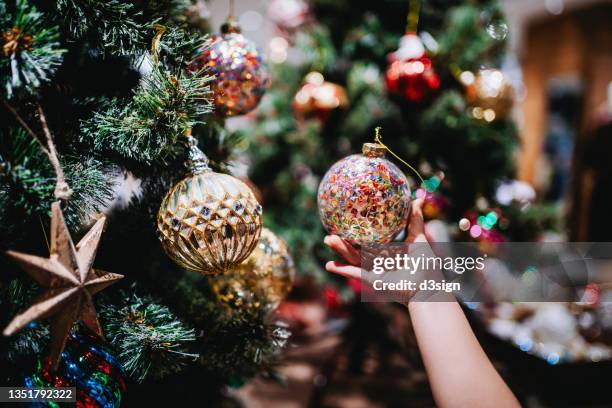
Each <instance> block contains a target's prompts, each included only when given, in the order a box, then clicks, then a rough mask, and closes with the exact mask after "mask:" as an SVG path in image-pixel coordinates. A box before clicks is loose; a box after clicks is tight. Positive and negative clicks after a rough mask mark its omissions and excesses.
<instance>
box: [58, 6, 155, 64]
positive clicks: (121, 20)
mask: <svg viewBox="0 0 612 408" xmlns="http://www.w3.org/2000/svg"><path fill="white" fill-rule="evenodd" d="M56 12H57V15H58V16H59V18H61V19H62V20H63V23H64V25H65V26H66V28H67V30H68V32H69V34H70V35H71V36H72V38H73V39H75V40H80V39H85V40H87V41H88V43H89V44H90V45H91V46H92V47H94V48H98V49H99V50H101V51H102V52H103V53H109V54H132V53H143V52H144V51H146V49H147V48H148V47H149V43H148V41H149V40H148V33H149V28H150V26H151V23H147V22H143V21H142V12H141V11H140V10H138V9H136V7H135V5H134V4H133V3H130V2H125V1H121V0H57V2H56Z"/></svg>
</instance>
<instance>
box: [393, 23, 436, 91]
mask: <svg viewBox="0 0 612 408" xmlns="http://www.w3.org/2000/svg"><path fill="white" fill-rule="evenodd" d="M388 59H389V61H390V65H389V68H387V72H386V73H385V83H386V85H387V91H388V92H389V93H390V94H391V95H395V96H398V97H399V98H401V99H403V100H406V101H409V102H422V101H423V100H424V99H426V98H427V97H428V96H430V95H431V94H432V93H434V92H435V91H436V90H438V88H440V77H438V74H436V71H435V70H434V68H433V64H432V62H431V60H430V59H429V58H428V57H427V55H426V53H425V48H424V47H423V44H422V43H421V40H420V39H419V37H418V36H416V35H415V34H406V35H405V36H404V37H402V40H401V42H400V48H399V49H398V50H397V51H395V52H393V53H391V54H389V55H388Z"/></svg>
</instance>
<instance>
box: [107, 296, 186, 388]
mask: <svg viewBox="0 0 612 408" xmlns="http://www.w3.org/2000/svg"><path fill="white" fill-rule="evenodd" d="M122 297H123V298H124V299H125V300H124V302H123V303H122V304H121V305H115V304H113V303H111V302H107V303H106V304H105V305H104V306H103V307H102V308H101V310H100V317H101V319H102V321H103V327H104V332H105V334H106V337H107V339H108V340H109V341H110V342H111V344H112V345H113V346H114V347H115V348H116V350H117V351H118V358H119V360H120V362H121V364H122V366H123V367H124V369H125V370H126V372H127V373H128V374H129V375H130V377H131V378H133V379H134V380H136V381H138V382H143V381H145V379H147V378H149V377H153V378H161V377H164V376H166V375H169V374H173V373H176V372H178V371H180V370H181V368H182V367H183V366H185V365H186V364H187V363H188V362H189V361H190V360H194V359H195V358H197V355H195V354H189V353H187V343H190V342H193V341H194V340H195V332H194V330H193V329H188V328H187V327H185V325H184V324H183V323H182V322H181V321H180V320H178V319H177V318H176V316H174V315H173V314H172V312H170V310H169V309H168V308H167V307H165V306H163V305H161V304H159V303H157V302H156V301H155V300H154V299H152V298H151V297H150V296H145V297H142V298H141V297H138V296H137V295H131V296H130V295H128V294H127V293H124V294H123V296H122Z"/></svg>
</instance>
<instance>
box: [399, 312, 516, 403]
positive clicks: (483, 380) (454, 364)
mask: <svg viewBox="0 0 612 408" xmlns="http://www.w3.org/2000/svg"><path fill="white" fill-rule="evenodd" d="M408 309H409V312H410V317H411V320H412V325H413V327H414V332H415V334H416V338H417V342H418V345H419V349H420V351H421V355H422V357H423V362H424V364H425V369H426V370H427V375H428V377H429V381H430V384H431V389H432V392H433V395H434V398H435V400H436V403H437V405H438V406H439V407H441V408H449V407H452V408H455V407H470V408H471V407H513V408H514V407H519V406H520V405H519V403H518V401H517V400H516V398H515V397H514V395H513V394H512V392H511V391H510V389H509V388H508V386H507V385H506V383H505V382H504V381H503V380H502V378H501V377H500V375H499V374H498V372H497V371H496V370H495V368H494V367H493V365H492V364H491V362H490V361H489V359H488V357H487V355H486V354H485V353H484V351H483V349H482V348H481V347H480V344H479V343H478V340H477V339H476V337H475V336H474V333H473V332H472V329H471V327H470V325H469V323H468V321H467V319H466V317H465V315H464V313H463V310H461V307H460V306H459V304H458V303H457V302H412V303H410V304H409V305H408Z"/></svg>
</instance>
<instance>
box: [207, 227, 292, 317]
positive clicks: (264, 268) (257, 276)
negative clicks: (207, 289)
mask: <svg viewBox="0 0 612 408" xmlns="http://www.w3.org/2000/svg"><path fill="white" fill-rule="evenodd" d="M294 281H295V265H294V263H293V258H292V257H291V254H290V253H289V249H288V248H287V244H286V243H285V241H283V239H282V238H279V237H278V236H276V235H275V234H274V233H273V232H272V231H270V230H269V229H267V228H263V229H262V231H261V237H260V238H259V242H258V243H257V246H256V247H255V249H254V250H253V252H251V255H249V257H248V258H247V259H246V260H245V261H244V262H242V263H241V264H240V265H238V266H237V267H236V268H234V269H232V270H229V271H226V272H225V273H224V274H223V275H220V276H215V277H212V278H210V285H211V287H212V289H213V292H214V294H215V296H216V298H217V299H218V300H219V301H220V302H221V303H223V304H225V305H227V306H229V307H230V308H234V309H244V308H247V309H253V310H256V309H259V308H261V307H266V308H267V309H268V310H273V309H275V308H276V307H277V306H278V305H279V304H280V303H281V301H283V300H284V299H285V298H286V297H287V295H288V294H289V292H290V291H291V289H292V288H293V283H294Z"/></svg>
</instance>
